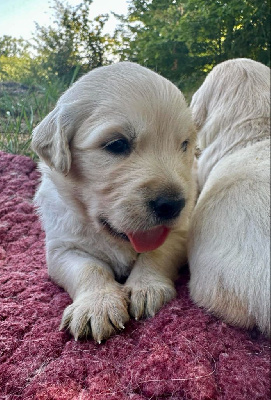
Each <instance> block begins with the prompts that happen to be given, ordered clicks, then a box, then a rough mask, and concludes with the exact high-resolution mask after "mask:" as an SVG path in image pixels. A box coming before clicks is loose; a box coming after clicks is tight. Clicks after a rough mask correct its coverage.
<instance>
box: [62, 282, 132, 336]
mask: <svg viewBox="0 0 271 400" xmlns="http://www.w3.org/2000/svg"><path fill="white" fill-rule="evenodd" d="M129 318H130V317H129V314H128V298H127V295H126V294H125V293H124V292H123V291H122V290H121V289H116V288H115V287H114V288H113V289H111V288H105V289H102V290H99V291H94V292H90V293H89V292H87V293H82V294H81V295H80V296H78V297H77V298H76V299H75V301H74V302H73V303H72V304H71V305H70V306H68V307H67V308H66V309H65V311H64V313H63V317H62V322H61V326H60V329H63V328H69V330H70V332H71V333H72V335H73V336H74V338H75V339H76V340H77V339H78V338H81V337H86V336H88V335H90V334H91V335H92V336H93V338H94V340H96V341H97V342H98V343H101V341H102V340H104V339H107V338H108V337H109V336H111V335H112V334H113V333H114V332H115V330H116V329H124V324H125V323H126V322H127V321H128V320H129Z"/></svg>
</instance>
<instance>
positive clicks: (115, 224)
mask: <svg viewBox="0 0 271 400" xmlns="http://www.w3.org/2000/svg"><path fill="white" fill-rule="evenodd" d="M119 67H120V68H121V73H120V71H119V69H118V68H116V66H114V67H113V68H112V67H106V68H108V70H110V68H111V69H112V73H111V76H108V75H106V76H105V77H104V79H106V80H107V85H104V80H102V79H101V86H100V87H99V89H98V90H97V92H96V93H97V94H96V99H95V100H94V101H91V102H90V104H89V115H87V114H88V112H87V110H86V109H85V108H84V107H83V106H82V105H81V108H80V107H78V105H77V104H74V107H75V108H76V110H73V112H74V113H75V114H76V117H75V119H76V120H77V121H78V114H79V115H82V121H81V122H80V121H79V123H78V122H77V125H78V127H77V128H76V131H75V133H74V135H73V136H72V139H71V141H70V143H69V151H70V154H71V164H70V167H69V170H68V171H66V176H64V174H62V173H61V176H62V178H61V180H64V181H65V182H66V183H67V184H68V186H69V187H72V188H73V196H74V197H75V198H76V199H77V201H78V203H80V205H81V208H82V209H84V213H85V216H86V218H88V219H89V220H91V222H92V223H94V224H95V227H96V229H97V231H99V232H104V233H105V234H106V235H108V237H109V238H110V239H111V240H114V241H118V242H120V243H121V242H122V243H128V242H129V241H130V242H131V244H132V245H133V247H134V248H135V250H136V251H138V252H141V251H148V250H153V249H154V248H156V247H158V246H159V245H161V244H162V243H163V241H164V240H165V239H166V236H167V234H168V232H169V231H170V229H171V228H173V227H175V226H176V225H178V224H181V223H182V220H183V221H186V219H187V217H188V213H189V212H190V210H191V206H192V202H193V194H192V193H191V185H192V182H191V180H192V177H191V170H192V162H193V156H194V144H195V133H194V128H193V125H192V122H191V117H190V113H189V110H188V108H187V106H186V104H185V101H184V98H183V96H182V94H181V93H180V91H179V90H178V89H177V88H176V87H175V86H174V85H172V84H171V83H170V82H168V81H167V80H165V79H164V78H162V77H160V76H158V75H157V74H155V73H153V72H151V71H149V70H146V69H145V68H143V67H139V66H136V65H134V64H130V63H121V64H119ZM103 69H104V68H102V69H101V70H103ZM114 71H115V74H114ZM101 72H102V71H101ZM122 74H124V75H122ZM96 75H97V77H98V78H100V77H99V75H98V74H96ZM89 77H91V73H90V74H89ZM79 84H82V80H81V82H80V83H79ZM96 84H97V81H96ZM74 89H75V88H73V90H74ZM92 90H93V88H92ZM74 92H75V93H73V94H72V95H71V98H72V99H73V98H74V96H75V100H76V101H77V100H78V95H79V93H78V91H76V90H74ZM73 95H74V96H73ZM67 172H68V173H67ZM57 181H59V174H58V178H57ZM62 188H63V185H62Z"/></svg>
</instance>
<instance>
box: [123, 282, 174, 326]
mask: <svg viewBox="0 0 271 400" xmlns="http://www.w3.org/2000/svg"><path fill="white" fill-rule="evenodd" d="M125 290H126V291H127V293H128V294H129V295H130V308H129V312H130V315H131V316H132V317H134V318H135V319H139V318H141V317H153V316H154V315H155V314H156V313H157V312H158V311H159V310H160V308H161V307H162V306H163V305H164V304H166V303H168V302H169V301H170V300H172V299H173V298H174V297H176V290H175V288H174V284H173V283H172V282H170V281H168V280H167V281H165V282H162V281H152V282H151V281H149V282H147V281H145V282H143V281H140V280H139V281H138V282H134V283H133V282H129V280H128V281H127V284H126V285H125Z"/></svg>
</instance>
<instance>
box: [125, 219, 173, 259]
mask: <svg viewBox="0 0 271 400" xmlns="http://www.w3.org/2000/svg"><path fill="white" fill-rule="evenodd" d="M169 232H170V229H169V228H167V227H166V226H157V227H156V228H153V229H150V230H148V231H141V232H140V231H138V232H130V233H126V235H127V236H128V238H129V240H130V242H131V244H132V246H133V248H134V249H135V251H136V252H137V253H145V252H146V251H152V250H155V249H157V248H158V247H160V246H161V245H162V244H163V243H164V241H165V240H166V238H167V236H168V234H169Z"/></svg>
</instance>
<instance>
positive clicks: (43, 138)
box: [32, 103, 76, 174]
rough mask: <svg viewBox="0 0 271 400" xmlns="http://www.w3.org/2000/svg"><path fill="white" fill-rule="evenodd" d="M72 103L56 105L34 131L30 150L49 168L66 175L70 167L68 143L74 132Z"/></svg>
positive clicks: (73, 106)
mask: <svg viewBox="0 0 271 400" xmlns="http://www.w3.org/2000/svg"><path fill="white" fill-rule="evenodd" d="M74 108H76V105H75V104H74V103H71V104H63V105H61V104H58V105H57V106H56V108H55V109H54V110H53V111H51V112H50V113H49V114H48V115H47V117H45V118H44V119H43V120H42V121H41V123H40V124H39V125H38V126H37V127H36V128H35V129H34V131H33V137H32V148H33V150H34V151H35V152H36V153H37V154H38V156H39V157H40V158H41V159H42V160H44V161H45V162H46V164H48V165H49V166H50V167H51V168H54V169H55V170H56V171H58V172H61V173H63V174H67V173H68V172H69V170H70V167H71V152H70V148H69V143H70V141H71V139H72V138H73V136H74V134H75V132H76V126H75V120H74V119H73V118H72V114H73V110H74Z"/></svg>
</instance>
